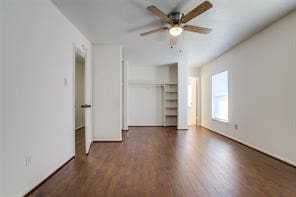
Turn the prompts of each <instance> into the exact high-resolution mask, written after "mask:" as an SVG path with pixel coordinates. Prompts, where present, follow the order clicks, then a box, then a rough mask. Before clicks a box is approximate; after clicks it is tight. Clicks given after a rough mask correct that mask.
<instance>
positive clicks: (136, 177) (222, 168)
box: [31, 127, 296, 197]
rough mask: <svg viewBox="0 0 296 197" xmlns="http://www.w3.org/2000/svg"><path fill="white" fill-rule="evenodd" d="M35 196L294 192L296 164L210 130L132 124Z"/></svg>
mask: <svg viewBox="0 0 296 197" xmlns="http://www.w3.org/2000/svg"><path fill="white" fill-rule="evenodd" d="M31 196H63V197H64V196H69V197H70V196H71V197H76V196H77V197H78V196H82V197H92V196H99V197H100V196H102V197H105V196H106V197H108V196H110V197H111V196H112V197H113V196H120V197H121V196H130V197H142V196H153V197H155V196H159V197H165V196H176V197H181V196H186V197H191V196H194V197H195V196H201V197H204V196H227V197H229V196H250V197H261V196H296V168H294V167H291V166H289V165H287V164H285V163H282V162H280V161H278V160H275V159H273V158H271V157H268V156H266V155H264V154H262V153H259V152H257V151H255V150H252V149H250V148H248V147H246V146H243V145H241V144H239V143H236V142H234V141H231V140H229V139H227V138H225V137H222V136H220V135H217V134H215V133H212V132H210V131H207V130H206V129H201V128H191V129H190V130H189V131H176V130H175V129H174V128H161V127H133V128H130V130H129V131H128V132H124V138H123V142H122V143H118V142H117V143H95V144H93V145H92V148H91V151H90V154H89V156H87V157H83V158H80V157H76V158H75V159H74V160H72V161H71V162H70V163H68V164H67V165H66V166H65V167H64V168H62V169H61V170H60V171H59V172H58V173H56V174H55V175H54V176H53V177H51V178H50V179H49V180H48V181H46V182H45V183H44V184H43V185H41V186H40V187H39V188H38V189H37V190H35V192H33V193H32V194H31Z"/></svg>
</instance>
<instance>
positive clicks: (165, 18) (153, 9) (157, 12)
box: [147, 5, 173, 25]
mask: <svg viewBox="0 0 296 197" xmlns="http://www.w3.org/2000/svg"><path fill="white" fill-rule="evenodd" d="M147 10H149V11H150V12H152V13H153V14H155V15H156V16H158V17H159V18H160V19H161V20H162V21H164V22H166V23H168V24H170V25H173V21H172V19H171V18H170V17H168V16H167V15H166V14H165V13H163V12H162V11H161V10H160V9H158V8H157V7H156V6H154V5H151V6H149V7H147Z"/></svg>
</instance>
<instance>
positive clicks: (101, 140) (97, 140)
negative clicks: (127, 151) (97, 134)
mask: <svg viewBox="0 0 296 197" xmlns="http://www.w3.org/2000/svg"><path fill="white" fill-rule="evenodd" d="M112 141H114V142H122V138H119V139H110V138H108V139H107V138H105V139H104V138H100V139H93V143H95V142H112Z"/></svg>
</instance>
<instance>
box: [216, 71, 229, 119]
mask: <svg viewBox="0 0 296 197" xmlns="http://www.w3.org/2000/svg"><path fill="white" fill-rule="evenodd" d="M212 118H213V119H215V120H219V121H223V122H228V71H224V72H221V73H218V74H216V75H213V76H212Z"/></svg>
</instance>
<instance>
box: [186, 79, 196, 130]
mask: <svg viewBox="0 0 296 197" xmlns="http://www.w3.org/2000/svg"><path fill="white" fill-rule="evenodd" d="M187 98H188V102H187V108H188V110H187V113H188V126H196V125H197V79H196V78H194V77H189V78H188V97H187Z"/></svg>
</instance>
